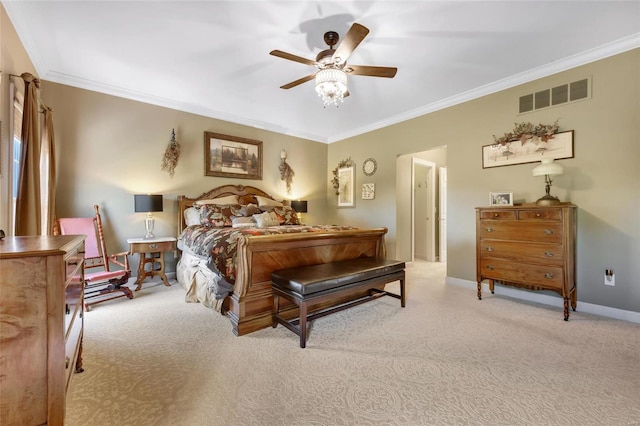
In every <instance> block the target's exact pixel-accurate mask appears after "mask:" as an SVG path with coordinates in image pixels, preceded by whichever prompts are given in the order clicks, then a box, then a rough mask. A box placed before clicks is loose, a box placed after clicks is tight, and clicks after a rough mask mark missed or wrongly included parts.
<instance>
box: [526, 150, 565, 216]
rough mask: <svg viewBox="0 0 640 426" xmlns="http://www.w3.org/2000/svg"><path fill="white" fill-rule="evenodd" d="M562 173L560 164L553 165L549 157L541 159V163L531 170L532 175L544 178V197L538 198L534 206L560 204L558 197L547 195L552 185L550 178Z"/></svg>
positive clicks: (562, 168) (562, 169)
mask: <svg viewBox="0 0 640 426" xmlns="http://www.w3.org/2000/svg"><path fill="white" fill-rule="evenodd" d="M563 173H564V167H563V166H562V164H558V163H554V162H553V158H550V157H549V158H543V159H542V163H541V164H540V165H538V166H536V167H535V168H534V169H533V175H534V176H544V181H545V183H546V186H545V191H546V195H544V196H543V197H541V198H539V199H538V201H536V204H538V205H540V206H553V205H555V204H560V200H559V199H558V197H554V196H553V195H551V194H549V191H550V190H551V184H552V183H553V181H552V180H551V177H550V176H557V175H561V174H563Z"/></svg>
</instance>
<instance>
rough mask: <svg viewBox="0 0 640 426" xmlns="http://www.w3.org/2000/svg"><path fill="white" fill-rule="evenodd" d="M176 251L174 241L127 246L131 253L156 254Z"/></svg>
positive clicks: (138, 243)
mask: <svg viewBox="0 0 640 426" xmlns="http://www.w3.org/2000/svg"><path fill="white" fill-rule="evenodd" d="M175 249H176V242H175V241H159V242H148V243H145V242H136V243H133V244H130V245H129V251H130V252H131V253H158V252H165V251H172V250H175Z"/></svg>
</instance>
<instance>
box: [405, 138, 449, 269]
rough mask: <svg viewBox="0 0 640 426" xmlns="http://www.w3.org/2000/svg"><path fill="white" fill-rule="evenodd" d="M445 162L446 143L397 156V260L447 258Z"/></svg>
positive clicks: (442, 259)
mask: <svg viewBox="0 0 640 426" xmlns="http://www.w3.org/2000/svg"><path fill="white" fill-rule="evenodd" d="M446 161H447V148H446V146H442V147H438V148H434V149H431V150H428V151H423V152H416V153H412V154H405V155H400V156H398V158H397V161H396V238H397V240H396V258H397V259H401V260H404V261H405V262H413V261H414V260H416V259H417V260H425V261H428V262H438V261H440V262H445V261H446V199H447V197H446ZM443 173H444V174H443ZM442 177H443V179H442ZM441 179H442V182H441ZM441 203H444V207H443V206H441ZM443 213H445V214H444V215H443ZM443 219H444V220H443Z"/></svg>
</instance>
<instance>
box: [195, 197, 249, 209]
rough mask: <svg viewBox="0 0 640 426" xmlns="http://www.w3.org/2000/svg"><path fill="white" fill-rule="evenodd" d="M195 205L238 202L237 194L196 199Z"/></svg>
mask: <svg viewBox="0 0 640 426" xmlns="http://www.w3.org/2000/svg"><path fill="white" fill-rule="evenodd" d="M195 204H196V205H198V206H201V205H203V204H239V203H238V196H237V195H227V196H226V197H219V198H211V199H208V200H197V201H196V202H195Z"/></svg>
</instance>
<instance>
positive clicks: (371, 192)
mask: <svg viewBox="0 0 640 426" xmlns="http://www.w3.org/2000/svg"><path fill="white" fill-rule="evenodd" d="M375 196H376V184H375V183H363V184H362V199H363V200H373V199H374V198H375Z"/></svg>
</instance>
